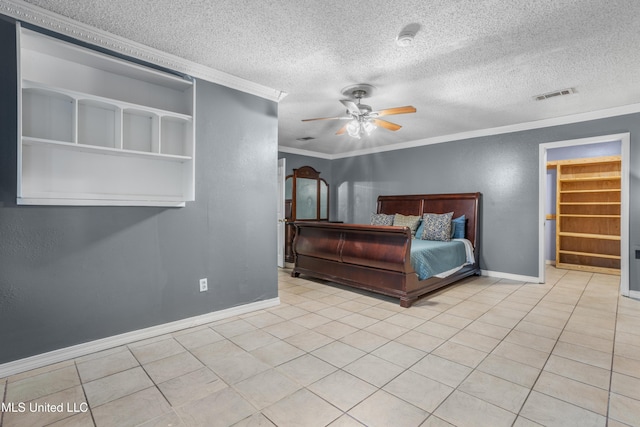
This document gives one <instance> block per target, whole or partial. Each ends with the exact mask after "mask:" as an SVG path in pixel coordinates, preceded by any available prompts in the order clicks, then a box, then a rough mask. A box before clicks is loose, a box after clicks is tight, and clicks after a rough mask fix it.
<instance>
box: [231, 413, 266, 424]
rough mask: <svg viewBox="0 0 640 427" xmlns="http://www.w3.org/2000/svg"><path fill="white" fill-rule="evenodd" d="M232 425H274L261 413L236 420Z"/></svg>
mask: <svg viewBox="0 0 640 427" xmlns="http://www.w3.org/2000/svg"><path fill="white" fill-rule="evenodd" d="M233 427H275V424H273V423H272V422H271V421H269V419H268V418H267V417H265V416H264V415H262V413H256V414H253V415H251V416H250V417H247V418H245V419H244V420H241V421H238V422H237V423H235V424H234V425H233Z"/></svg>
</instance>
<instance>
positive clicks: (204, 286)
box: [200, 278, 209, 292]
mask: <svg viewBox="0 0 640 427" xmlns="http://www.w3.org/2000/svg"><path fill="white" fill-rule="evenodd" d="M207 290H209V286H208V285H207V279H206V278H204V279H200V292H205V291H207Z"/></svg>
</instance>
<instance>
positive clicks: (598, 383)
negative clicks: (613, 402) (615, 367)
mask: <svg viewBox="0 0 640 427" xmlns="http://www.w3.org/2000/svg"><path fill="white" fill-rule="evenodd" d="M544 370H545V371H548V372H553V373H554V374H557V375H562V376H564V377H567V378H571V379H573V380H576V381H580V382H583V383H585V384H589V385H592V386H595V387H599V388H601V389H604V390H608V389H609V382H610V377H611V371H609V370H608V369H603V368H598V367H597V366H592V365H588V364H586V363H582V362H577V361H575V360H571V359H567V358H564V357H559V356H556V355H554V354H552V355H551V356H550V357H549V360H548V361H547V364H546V365H544Z"/></svg>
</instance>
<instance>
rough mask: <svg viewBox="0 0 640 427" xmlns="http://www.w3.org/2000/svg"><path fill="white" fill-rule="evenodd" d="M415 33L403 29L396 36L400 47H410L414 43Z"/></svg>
mask: <svg viewBox="0 0 640 427" xmlns="http://www.w3.org/2000/svg"><path fill="white" fill-rule="evenodd" d="M415 36H416V35H415V33H413V32H411V31H402V32H400V34H398V36H397V37H396V44H397V45H398V46H400V47H409V46H411V45H412V44H413V39H414V37H415Z"/></svg>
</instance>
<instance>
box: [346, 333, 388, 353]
mask: <svg viewBox="0 0 640 427" xmlns="http://www.w3.org/2000/svg"><path fill="white" fill-rule="evenodd" d="M340 341H341V342H343V343H345V344H349V345H350V346H352V347H355V348H357V349H360V350H362V351H364V352H366V353H369V352H371V351H373V350H375V349H376V348H378V347H381V346H383V345H385V344H386V343H388V342H389V340H388V339H387V338H384V337H381V336H380V335H376V334H373V333H371V332H368V331H363V330H359V331H357V332H354V333H352V334H349V335H347V336H345V337H342V338H341V339H340Z"/></svg>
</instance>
